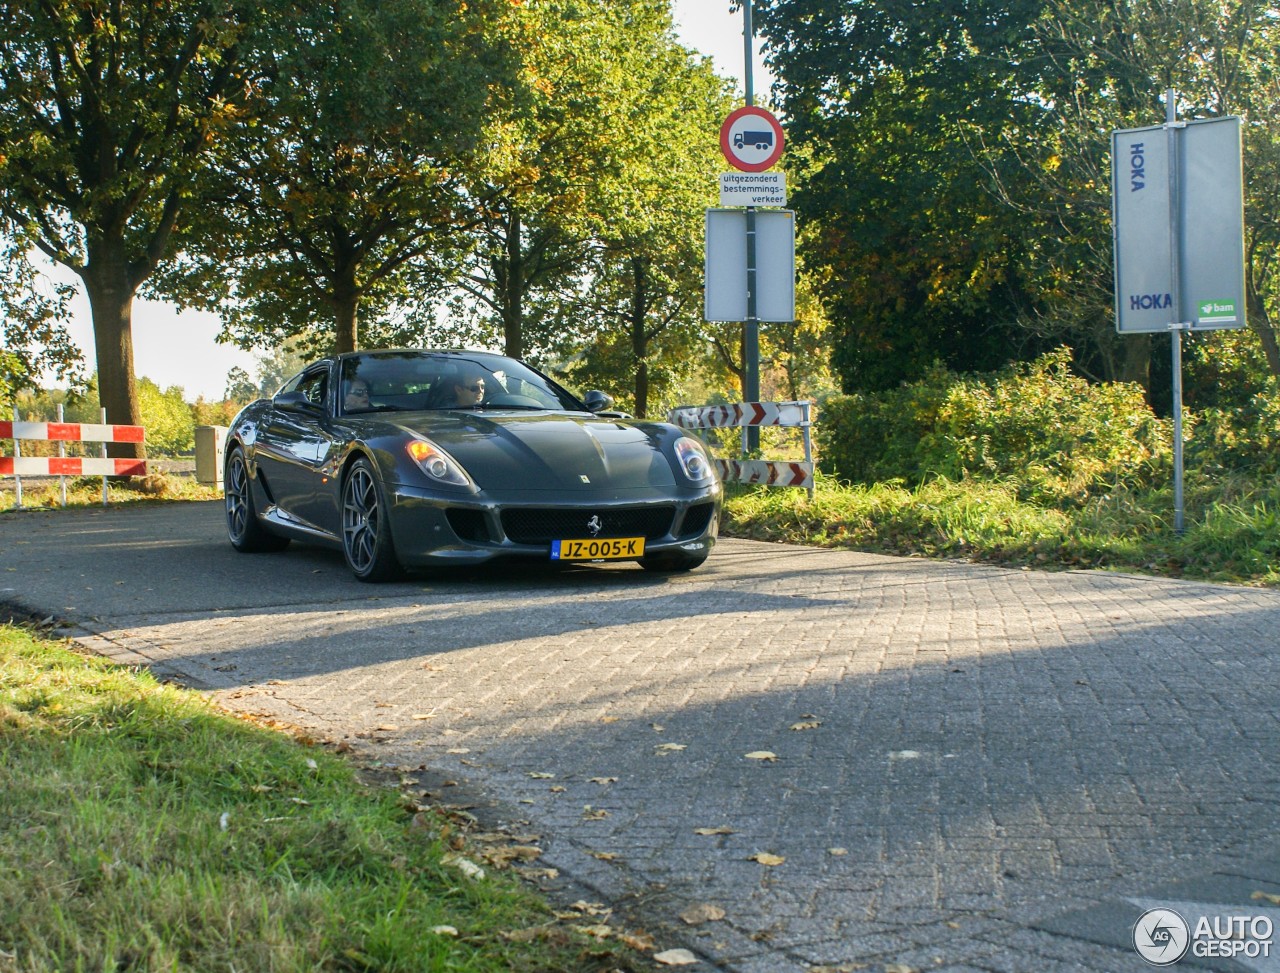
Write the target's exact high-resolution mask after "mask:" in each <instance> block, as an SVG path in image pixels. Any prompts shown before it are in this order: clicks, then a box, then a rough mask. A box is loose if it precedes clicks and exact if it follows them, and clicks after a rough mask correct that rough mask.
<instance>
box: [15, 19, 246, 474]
mask: <svg viewBox="0 0 1280 973" xmlns="http://www.w3.org/2000/svg"><path fill="white" fill-rule="evenodd" d="M268 14H269V12H268V10H267V8H266V6H265V5H264V4H263V3H262V2H260V0H253V2H249V0H232V2H220V3H214V2H212V0H156V2H151V3H145V4H143V3H119V2H114V0H0V145H3V151H2V152H0V214H2V215H3V217H4V220H5V221H6V223H7V225H8V230H9V232H10V233H11V234H12V235H13V238H14V240H15V241H16V242H17V244H18V245H19V246H24V247H25V246H34V247H36V248H37V249H39V250H40V251H41V252H43V253H44V254H45V255H46V256H48V257H49V258H50V259H52V260H55V261H57V262H58V263H61V264H63V265H64V266H66V267H68V268H70V269H71V270H72V271H74V272H75V273H76V274H77V275H78V276H79V277H80V279H81V281H82V282H83V283H84V286H85V290H86V292H87V293H88V297H89V305H90V308H91V310H92V314H93V327H94V347H95V350H96V353H97V362H98V373H99V376H100V378H101V385H102V401H103V404H104V405H105V406H106V408H107V415H108V418H109V419H110V420H111V421H112V422H116V423H126V424H127V423H136V422H138V420H139V402H138V397H137V388H136V385H135V382H134V373H133V337H132V331H131V314H132V304H133V297H134V294H135V293H136V292H137V291H138V288H139V286H140V285H142V284H143V282H144V281H146V280H147V279H148V278H149V277H150V276H151V274H152V273H153V272H154V271H155V269H156V268H157V266H159V265H160V263H161V261H162V260H163V259H164V258H165V257H166V255H167V254H168V253H169V251H170V245H171V242H172V238H173V234H174V231H175V228H176V227H177V226H178V221H179V218H180V216H181V214H182V211H183V209H184V206H185V205H186V203H187V200H188V199H189V197H190V196H191V194H192V192H193V190H194V188H195V185H196V183H197V181H198V179H199V178H200V176H201V172H202V170H203V168H204V166H205V164H206V163H207V161H208V159H209V157H210V154H211V152H212V151H213V150H214V148H215V147H216V146H217V145H218V144H219V143H220V141H221V138H222V136H223V135H224V133H225V132H226V131H227V129H228V128H230V127H232V126H234V125H235V123H236V121H237V119H238V118H239V117H240V115H241V113H242V112H243V110H244V107H245V104H246V102H247V101H248V100H249V98H250V97H251V93H252V88H253V79H252V77H251V76H250V74H249V72H248V70H247V69H246V67H245V65H244V64H243V63H242V62H241V53H242V49H243V48H242V44H243V42H244V40H245V37H246V34H247V32H248V30H249V28H250V26H251V24H252V23H253V22H254V21H255V19H257V18H263V17H266V16H267V15H268ZM128 448H129V447H126V449H128Z"/></svg>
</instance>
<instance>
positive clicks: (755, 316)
mask: <svg viewBox="0 0 1280 973" xmlns="http://www.w3.org/2000/svg"><path fill="white" fill-rule="evenodd" d="M742 19H743V25H742V38H743V47H744V50H745V55H744V64H745V68H744V70H743V75H742V77H743V84H744V87H745V89H746V92H745V93H746V98H747V105H748V107H750V106H752V105H754V104H755V94H754V92H753V90H752V80H751V55H752V48H753V47H754V46H755V45H754V44H753V34H754V30H753V28H752V25H751V0H744V2H743V4H742ZM742 370H743V371H742V379H743V381H742V386H743V387H742V397H743V399H744V400H745V401H747V402H759V401H760V318H759V309H758V308H757V306H756V208H755V207H754V206H748V207H747V320H746V322H745V323H744V324H743V326H742ZM743 447H744V449H745V450H746V451H747V452H752V451H754V450H757V449H759V448H760V430H759V428H757V427H756V426H748V427H747V428H746V430H745V431H744V439H743Z"/></svg>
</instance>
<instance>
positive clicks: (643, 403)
mask: <svg viewBox="0 0 1280 973" xmlns="http://www.w3.org/2000/svg"><path fill="white" fill-rule="evenodd" d="M645 281H646V278H645V269H644V264H643V262H642V261H640V260H638V259H633V260H632V261H631V354H632V355H634V356H635V359H636V385H635V409H636V416H637V417H638V418H640V419H644V418H647V417H648V414H649V361H648V358H649V336H648V334H646V333H645V329H644V322H645V318H646V317H647V312H648V305H647V304H646V302H645Z"/></svg>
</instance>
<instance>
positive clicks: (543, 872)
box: [516, 868, 560, 882]
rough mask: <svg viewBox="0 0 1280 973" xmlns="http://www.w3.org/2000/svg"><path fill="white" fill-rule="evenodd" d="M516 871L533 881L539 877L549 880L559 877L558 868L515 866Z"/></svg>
mask: <svg viewBox="0 0 1280 973" xmlns="http://www.w3.org/2000/svg"><path fill="white" fill-rule="evenodd" d="M516 871H518V872H519V873H520V874H521V875H523V876H524V877H525V878H528V879H532V880H533V881H535V882H536V881H538V880H539V879H541V880H543V881H548V882H549V881H551V880H552V879H555V878H559V877H560V872H559V870H558V869H555V868H517V869H516Z"/></svg>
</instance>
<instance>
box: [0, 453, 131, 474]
mask: <svg viewBox="0 0 1280 973" xmlns="http://www.w3.org/2000/svg"><path fill="white" fill-rule="evenodd" d="M146 475H147V461H146V460H145V459H105V458H97V457H81V456H0V476H146Z"/></svg>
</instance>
